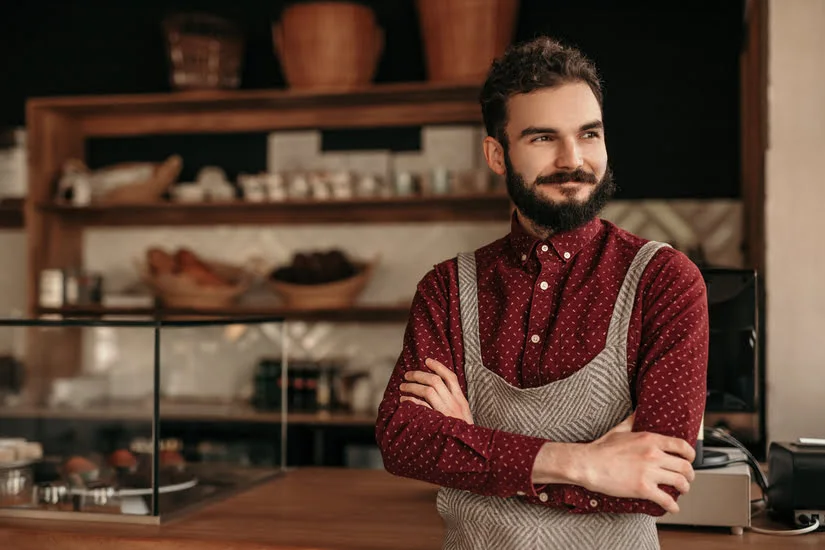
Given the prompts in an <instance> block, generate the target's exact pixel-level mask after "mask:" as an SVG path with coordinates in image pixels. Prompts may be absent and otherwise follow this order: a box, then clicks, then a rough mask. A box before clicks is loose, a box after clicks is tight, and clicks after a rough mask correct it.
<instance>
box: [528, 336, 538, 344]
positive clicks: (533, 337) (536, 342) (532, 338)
mask: <svg viewBox="0 0 825 550" xmlns="http://www.w3.org/2000/svg"><path fill="white" fill-rule="evenodd" d="M540 340H541V338H539V335H538V334H534V335H532V336H531V337H530V341H531V342H533V343H534V344H538V343H539V341H540Z"/></svg>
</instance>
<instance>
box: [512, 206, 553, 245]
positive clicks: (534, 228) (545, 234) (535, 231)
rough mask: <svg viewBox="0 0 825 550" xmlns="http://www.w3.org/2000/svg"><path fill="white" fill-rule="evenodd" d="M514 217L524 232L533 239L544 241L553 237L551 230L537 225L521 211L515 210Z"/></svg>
mask: <svg viewBox="0 0 825 550" xmlns="http://www.w3.org/2000/svg"><path fill="white" fill-rule="evenodd" d="M516 216H517V217H518V222H519V223H520V224H521V226H522V227H523V228H524V230H525V231H526V232H527V233H529V234H530V235H532V236H533V237H536V238H537V239H539V240H542V241H546V240H547V239H549V238H550V237H551V236H552V235H553V231H552V230H550V229H548V228H546V227H544V226H541V225H537V224H536V223H534V222H533V220H531V219H530V218H528V217H526V216H525V215H524V214H522V213H521V210H518V209H516Z"/></svg>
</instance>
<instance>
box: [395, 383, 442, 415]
mask: <svg viewBox="0 0 825 550" xmlns="http://www.w3.org/2000/svg"><path fill="white" fill-rule="evenodd" d="M400 389H401V391H402V392H404V393H411V394H412V395H413V396H415V397H418V398H420V399H423V400H424V401H426V402H427V403H429V405H430V406H431V407H432V408H434V409H435V410H437V411H438V412H440V413H444V414H447V413H446V411H447V410H448V409H447V407H446V404H445V402H444V400H443V399H442V398H441V395H439V393H438V391H437V390H436V389H435V388H433V387H432V386H428V385H426V384H414V383H409V382H408V383H406V384H401V388H400ZM445 391H446V388H445Z"/></svg>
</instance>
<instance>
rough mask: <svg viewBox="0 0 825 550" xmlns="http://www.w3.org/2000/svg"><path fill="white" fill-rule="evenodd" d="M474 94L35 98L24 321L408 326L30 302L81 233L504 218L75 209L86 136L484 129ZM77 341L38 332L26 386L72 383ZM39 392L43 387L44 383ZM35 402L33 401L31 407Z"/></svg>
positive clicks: (438, 203)
mask: <svg viewBox="0 0 825 550" xmlns="http://www.w3.org/2000/svg"><path fill="white" fill-rule="evenodd" d="M478 92H479V90H478V88H477V87H476V86H445V85H434V84H430V83H405V84H391V85H375V86H369V87H366V88H363V89H360V90H355V91H350V92H347V93H305V92H294V91H290V90H246V91H238V90H235V91H218V92H175V93H165V94H146V95H118V96H104V95H100V96H88V97H77V96H75V97H58V98H34V99H31V100H29V101H28V102H27V105H26V126H27V141H28V147H29V166H30V170H29V194H28V197H27V199H26V204H25V207H24V208H23V211H24V212H25V215H26V234H27V238H28V274H29V288H28V292H27V304H28V312H29V314H30V315H31V316H37V315H42V314H47V313H48V314H59V315H64V316H72V317H80V316H111V315H125V316H129V315H136V316H145V315H163V316H167V317H169V316H172V317H180V316H221V317H225V316H227V315H232V316H238V317H243V316H252V315H254V316H258V315H272V316H277V317H284V318H287V319H303V320H318V321H345V322H404V321H406V319H407V316H408V315H409V306H408V305H403V306H400V305H387V306H375V307H374V306H369V307H366V306H362V307H356V308H353V309H349V310H336V311H316V312H297V311H289V310H285V309H282V308H270V307H262V308H245V307H241V306H239V307H238V308H232V309H230V310H225V311H214V310H212V311H210V310H198V311H181V310H169V311H161V310H156V309H151V308H150V309H129V308H126V309H118V308H79V309H78V308H60V309H52V310H47V309H42V308H40V307H39V305H38V296H39V290H40V289H39V278H40V273H41V272H42V271H43V270H44V269H65V268H72V267H76V266H82V265H83V264H84V262H83V256H84V251H83V242H84V238H83V236H84V232H85V231H86V230H87V228H89V227H101V226H134V227H137V226H158V225H164V226H192V225H199V226H214V225H218V224H233V225H234V224H247V225H248V224H308V223H313V224H317V223H391V222H423V223H427V222H436V221H493V220H501V221H506V220H508V219H509V212H510V204H509V201H508V199H507V198H506V197H505V196H503V195H500V194H499V195H493V194H491V195H472V196H439V197H405V198H393V199H358V200H351V201H343V202H309V201H291V202H288V203H279V204H273V203H267V204H251V203H244V202H232V203H223V204H197V205H182V204H172V203H159V204H142V205H131V206H118V207H102V206H89V207H84V208H76V207H73V206H67V205H62V204H56V203H55V189H56V183H57V180H58V178H59V176H60V173H61V170H62V167H63V165H64V163H65V162H66V161H67V160H69V159H83V160H85V157H86V141H87V139H89V138H109V137H112V138H113V137H127V136H150V135H164V134H167V135H168V134H199V133H233V132H268V131H276V130H290V129H310V128H311V129H341V128H374V127H393V126H419V125H431V124H480V123H481V111H480V107H479V105H478ZM185 160H186V159H184V161H185ZM81 344H82V342H81V335H80V331H77V330H61V331H53V332H52V331H39V332H38V333H37V338H36V341H30V342H29V346H30V348H31V354H30V355H31V358H32V360H31V361H29V362H27V368H28V369H30V371H31V372H30V373H29V374H30V375H31V376H33V377H34V378H38V377H40V378H43V376H45V373H49V376H60V377H71V376H74V375H76V374H77V373H78V371H79V365H80V364H81V361H80V358H81V349H82V345H81ZM57 371H59V372H57ZM41 375H42V376H41ZM41 386H42V387H43V388H45V387H46V384H41ZM41 391H42V389H41ZM42 397H43V396H42V395H38V396H36V397H35V399H38V398H39V399H42Z"/></svg>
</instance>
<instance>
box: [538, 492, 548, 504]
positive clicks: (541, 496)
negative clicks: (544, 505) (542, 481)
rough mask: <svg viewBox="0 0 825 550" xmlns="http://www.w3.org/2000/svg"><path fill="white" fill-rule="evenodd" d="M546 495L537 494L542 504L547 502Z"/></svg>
mask: <svg viewBox="0 0 825 550" xmlns="http://www.w3.org/2000/svg"><path fill="white" fill-rule="evenodd" d="M547 498H548V497H547V493H539V500H540V501H542V502H547Z"/></svg>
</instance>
